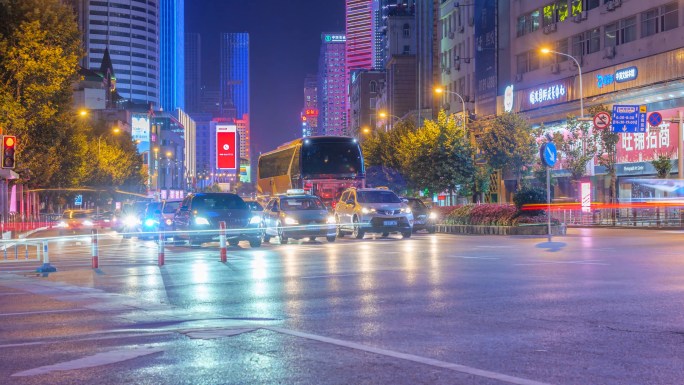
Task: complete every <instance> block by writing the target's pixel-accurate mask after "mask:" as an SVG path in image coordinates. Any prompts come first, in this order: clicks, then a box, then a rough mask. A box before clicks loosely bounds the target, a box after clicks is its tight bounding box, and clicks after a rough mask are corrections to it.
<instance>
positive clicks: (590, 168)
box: [540, 48, 594, 176]
mask: <svg viewBox="0 0 684 385" xmlns="http://www.w3.org/2000/svg"><path fill="white" fill-rule="evenodd" d="M540 51H541V53H543V54H547V53H553V54H556V55H560V56H565V57H569V58H570V59H572V61H574V62H575V65H577V72H578V73H579V93H580V95H579V96H580V121H582V120H583V119H584V92H583V91H582V66H580V63H579V61H577V59H575V57H574V56H572V55H568V54H567V53H563V52H558V51H554V50H551V49H548V48H542V49H541V50H540ZM589 135H591V125H589ZM582 146H583V147H584V140H582ZM587 174H588V175H589V176H592V175H594V157H592V158H591V159H590V160H589V162H588V163H587Z"/></svg>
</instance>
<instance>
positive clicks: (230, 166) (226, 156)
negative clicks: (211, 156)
mask: <svg viewBox="0 0 684 385" xmlns="http://www.w3.org/2000/svg"><path fill="white" fill-rule="evenodd" d="M239 164H240V142H239V140H238V133H237V126H236V125H234V124H231V125H226V124H223V125H217V126H216V168H217V169H218V170H235V169H236V168H237V167H238V166H239Z"/></svg>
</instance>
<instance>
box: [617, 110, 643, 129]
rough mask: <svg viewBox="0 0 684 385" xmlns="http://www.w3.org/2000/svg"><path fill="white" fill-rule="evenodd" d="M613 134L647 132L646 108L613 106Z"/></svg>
mask: <svg viewBox="0 0 684 385" xmlns="http://www.w3.org/2000/svg"><path fill="white" fill-rule="evenodd" d="M612 119H613V122H612V127H613V132H617V133H625V132H646V106H638V105H620V104H615V105H613V117H612Z"/></svg>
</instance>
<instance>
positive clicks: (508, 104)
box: [504, 84, 514, 112]
mask: <svg viewBox="0 0 684 385" xmlns="http://www.w3.org/2000/svg"><path fill="white" fill-rule="evenodd" d="M513 95H514V94H513V85H512V84H511V85H510V86H508V87H506V90H505V91H504V111H506V112H511V111H512V110H513Z"/></svg>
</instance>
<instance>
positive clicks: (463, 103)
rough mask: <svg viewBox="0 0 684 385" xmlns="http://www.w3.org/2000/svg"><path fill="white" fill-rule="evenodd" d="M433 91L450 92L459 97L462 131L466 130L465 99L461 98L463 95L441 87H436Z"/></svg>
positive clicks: (438, 92)
mask: <svg viewBox="0 0 684 385" xmlns="http://www.w3.org/2000/svg"><path fill="white" fill-rule="evenodd" d="M435 93H436V94H452V95H456V96H458V98H459V99H461V113H462V114H463V131H465V132H468V128H467V127H466V122H467V121H468V118H467V117H466V113H467V112H466V108H465V99H463V96H461V94H459V93H458V92H454V91H447V90H445V89H444V88H442V87H437V88H435Z"/></svg>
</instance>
